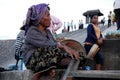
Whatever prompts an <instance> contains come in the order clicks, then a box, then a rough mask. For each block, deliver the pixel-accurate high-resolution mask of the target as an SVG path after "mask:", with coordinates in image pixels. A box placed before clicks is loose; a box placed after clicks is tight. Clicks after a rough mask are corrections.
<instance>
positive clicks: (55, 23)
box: [48, 16, 62, 33]
mask: <svg viewBox="0 0 120 80" xmlns="http://www.w3.org/2000/svg"><path fill="white" fill-rule="evenodd" d="M61 26H62V22H61V21H60V20H59V19H58V18H56V17H55V16H51V24H50V27H49V28H48V29H49V30H50V32H51V33H55V32H56V31H57V30H58V29H59V28H60V27H61Z"/></svg>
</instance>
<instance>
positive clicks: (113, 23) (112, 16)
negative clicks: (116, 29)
mask: <svg viewBox="0 0 120 80" xmlns="http://www.w3.org/2000/svg"><path fill="white" fill-rule="evenodd" d="M111 22H112V25H113V26H115V14H114V12H113V13H112V15H111Z"/></svg>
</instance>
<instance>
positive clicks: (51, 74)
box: [49, 69, 56, 77]
mask: <svg viewBox="0 0 120 80" xmlns="http://www.w3.org/2000/svg"><path fill="white" fill-rule="evenodd" d="M55 73H56V71H55V69H51V70H50V72H49V75H50V76H51V77H54V76H55Z"/></svg>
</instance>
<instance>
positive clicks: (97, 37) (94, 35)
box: [84, 14, 103, 70]
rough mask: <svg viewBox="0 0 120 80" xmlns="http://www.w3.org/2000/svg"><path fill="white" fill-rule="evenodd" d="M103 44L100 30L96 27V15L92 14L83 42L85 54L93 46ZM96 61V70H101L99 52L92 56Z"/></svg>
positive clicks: (101, 61) (101, 57)
mask: <svg viewBox="0 0 120 80" xmlns="http://www.w3.org/2000/svg"><path fill="white" fill-rule="evenodd" d="M102 43H103V38H102V34H101V31H100V28H99V27H98V15H97V14H94V15H92V17H91V23H90V24H89V25H88V27H87V37H86V39H85V41H84V47H85V50H86V53H87V54H88V53H89V51H90V49H91V48H92V46H93V44H98V45H99V46H101V45H102ZM94 60H95V61H96V70H101V68H102V64H103V56H102V54H101V53H100V50H99V51H98V52H97V53H96V55H95V56H94Z"/></svg>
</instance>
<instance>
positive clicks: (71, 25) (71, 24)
mask: <svg viewBox="0 0 120 80" xmlns="http://www.w3.org/2000/svg"><path fill="white" fill-rule="evenodd" d="M70 27H71V31H73V20H71V23H70Z"/></svg>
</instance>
